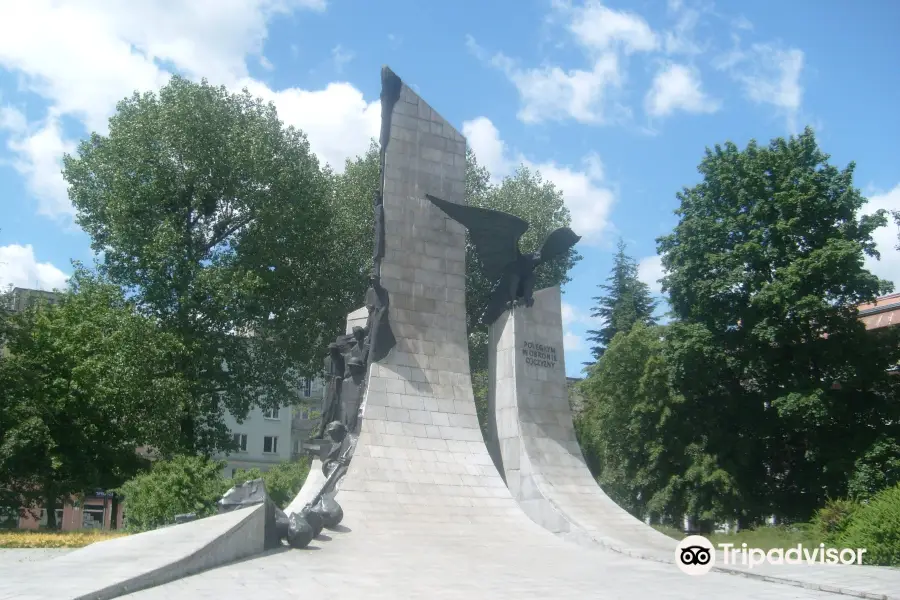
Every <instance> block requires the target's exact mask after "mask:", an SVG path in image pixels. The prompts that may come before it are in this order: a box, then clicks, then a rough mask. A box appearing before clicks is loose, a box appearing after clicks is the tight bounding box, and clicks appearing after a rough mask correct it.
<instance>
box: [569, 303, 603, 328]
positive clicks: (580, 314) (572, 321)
mask: <svg viewBox="0 0 900 600" xmlns="http://www.w3.org/2000/svg"><path fill="white" fill-rule="evenodd" d="M562 322H563V326H567V325H583V326H586V327H591V328H597V327H600V326H602V324H603V320H602V319H601V318H599V317H592V316H591V312H590V311H589V310H582V309H580V308H578V307H577V306H574V305H572V304H569V303H568V302H563V303H562Z"/></svg>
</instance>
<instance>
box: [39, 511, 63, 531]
mask: <svg viewBox="0 0 900 600" xmlns="http://www.w3.org/2000/svg"><path fill="white" fill-rule="evenodd" d="M55 512H56V528H57V529H61V528H62V521H63V509H61V508H57V509H56V511H55ZM38 525H39V526H40V527H46V526H47V509H45V508H42V509H41V518H40V520H39V521H38Z"/></svg>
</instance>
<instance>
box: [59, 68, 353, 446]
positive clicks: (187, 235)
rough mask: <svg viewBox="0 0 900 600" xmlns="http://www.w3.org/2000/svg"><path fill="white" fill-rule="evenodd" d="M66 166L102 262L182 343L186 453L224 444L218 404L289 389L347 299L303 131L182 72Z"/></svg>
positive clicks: (329, 211) (325, 179) (311, 363)
mask: <svg viewBox="0 0 900 600" xmlns="http://www.w3.org/2000/svg"><path fill="white" fill-rule="evenodd" d="M64 176H65V179H66V181H67V182H68V183H69V185H70V190H69V195H70V198H71V199H72V202H73V204H74V205H75V207H76V209H77V211H78V216H77V221H78V223H79V224H80V225H81V226H82V227H83V228H84V230H85V231H86V232H87V233H88V234H89V235H90V236H91V240H92V247H93V249H94V251H95V252H97V253H98V254H100V255H101V256H102V257H103V259H102V261H103V262H102V264H101V270H102V272H103V273H104V274H105V276H106V277H108V278H109V280H110V281H111V282H113V283H116V284H117V285H120V286H122V287H123V289H125V290H126V291H127V293H128V294H129V297H130V298H132V299H133V300H134V302H135V304H136V306H137V307H138V308H139V309H140V310H141V311H142V312H143V313H144V314H146V315H149V316H152V317H153V318H154V319H155V320H156V322H158V324H159V327H160V328H162V329H163V330H164V331H167V332H170V333H171V334H173V335H174V336H176V337H177V339H178V340H179V342H180V343H181V344H182V346H183V347H184V351H185V354H184V356H183V358H182V359H181V360H180V362H179V370H180V371H181V373H182V374H183V375H184V380H185V381H186V382H188V383H189V385H190V394H189V400H188V401H186V402H185V403H184V405H183V406H182V407H181V408H180V410H178V411H177V412H178V414H180V415H182V417H183V418H182V421H181V423H180V428H179V429H180V432H181V446H182V448H183V449H185V450H190V451H194V450H197V451H206V452H209V451H213V450H215V449H217V448H222V447H227V446H228V441H227V437H226V436H224V435H222V434H223V428H222V422H221V415H222V413H223V410H224V409H227V410H228V411H229V412H230V413H231V414H233V415H235V416H236V417H237V418H238V419H240V418H242V417H243V416H245V415H246V414H247V412H248V411H249V409H250V408H251V407H252V406H254V405H265V406H268V405H272V404H278V403H280V404H284V403H287V402H290V401H292V400H293V399H294V390H296V389H297V384H298V378H299V377H301V376H304V375H311V374H313V373H314V372H315V371H317V370H318V369H319V368H320V364H321V362H320V361H321V356H322V354H323V352H324V344H325V338H327V337H328V336H329V335H331V334H332V333H335V334H336V333H337V331H338V330H339V329H340V326H341V323H342V321H343V318H344V315H345V314H346V312H347V311H348V310H350V308H351V307H350V306H348V304H349V301H348V298H347V289H346V288H347V281H346V280H347V277H346V276H345V273H346V268H345V266H344V265H343V263H342V258H341V255H340V254H339V252H338V251H337V250H338V248H339V244H338V243H337V242H336V240H337V239H338V237H339V235H338V234H339V233H341V228H340V223H339V222H338V220H337V219H336V218H335V205H334V202H333V201H332V200H333V194H332V188H331V185H332V183H331V180H330V177H329V176H328V174H327V172H323V170H322V169H320V167H319V164H318V161H317V160H316V158H315V156H314V155H313V154H312V152H311V151H310V149H309V144H308V142H307V140H306V138H305V136H304V135H303V134H302V133H300V132H298V131H297V130H295V129H293V128H292V127H287V128H285V127H284V126H283V124H282V122H281V121H280V120H279V119H278V116H277V114H276V112H275V108H274V106H273V105H271V104H268V105H267V104H263V103H262V102H261V101H259V100H257V99H254V98H253V97H252V96H251V95H250V94H249V93H248V92H247V91H244V92H243V93H241V94H230V93H228V92H227V91H226V90H225V89H224V88H222V87H213V86H210V85H208V84H207V83H206V82H205V81H203V82H201V83H192V82H190V81H188V80H186V79H182V78H179V77H174V78H173V79H172V80H171V81H170V82H169V84H168V85H166V86H165V87H163V88H162V89H161V90H160V91H159V93H158V94H155V93H146V94H143V95H139V94H135V95H134V96H132V97H131V98H128V99H126V100H123V101H122V102H120V103H119V105H118V107H117V112H116V114H115V115H114V116H113V117H112V118H111V119H110V123H109V134H108V135H99V134H96V133H95V134H93V135H91V137H90V139H89V140H87V141H85V142H83V143H82V144H81V145H80V146H79V147H78V150H77V153H76V154H75V155H74V156H66V157H65V159H64ZM323 336H324V337H323Z"/></svg>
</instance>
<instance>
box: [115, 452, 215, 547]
mask: <svg viewBox="0 0 900 600" xmlns="http://www.w3.org/2000/svg"><path fill="white" fill-rule="evenodd" d="M224 466H225V463H224V462H221V461H212V460H209V459H207V458H204V457H200V456H177V457H175V458H173V459H172V460H166V461H159V462H156V463H154V464H153V467H152V468H151V469H150V471H148V472H146V473H142V474H140V475H138V476H137V477H135V478H133V479H131V480H129V481H127V482H126V483H125V484H124V485H123V486H122V487H121V488H120V489H119V490H118V491H119V493H121V494H122V495H123V496H124V497H125V503H126V504H125V514H126V525H127V528H128V530H129V531H146V530H148V529H155V528H157V527H161V526H163V525H168V524H171V523H174V522H175V515H177V514H183V513H196V514H197V516H198V517H207V516H209V515H211V514H214V513H215V512H216V501H217V500H218V499H219V498H221V497H222V494H224V493H225V491H227V490H228V487H229V485H230V481H229V480H227V479H225V478H224V477H222V469H223V468H224Z"/></svg>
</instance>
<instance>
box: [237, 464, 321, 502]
mask: <svg viewBox="0 0 900 600" xmlns="http://www.w3.org/2000/svg"><path fill="white" fill-rule="evenodd" d="M308 474H309V460H307V459H306V458H302V459H300V460H296V461H285V462H282V463H279V464H277V465H275V466H274V467H272V468H271V469H269V470H268V471H266V472H262V471H260V470H259V469H249V470H241V471H238V472H237V473H235V474H234V478H233V479H232V485H237V484H240V483H244V482H245V481H249V480H251V479H259V478H262V480H263V481H264V482H265V484H266V491H267V492H268V493H269V497H271V498H272V501H273V502H274V503H275V504H277V505H278V506H279V507H280V508H285V507H286V506H287V505H288V504H290V503H291V500H293V499H294V497H295V496H296V495H297V492H299V491H300V488H301V487H303V483H304V482H305V481H306V476H307V475H308Z"/></svg>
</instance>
